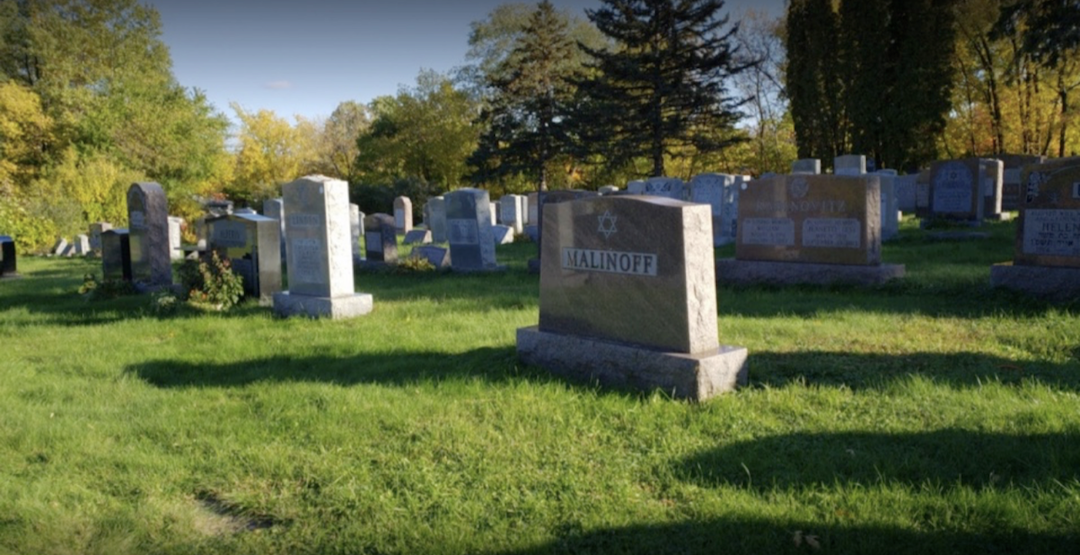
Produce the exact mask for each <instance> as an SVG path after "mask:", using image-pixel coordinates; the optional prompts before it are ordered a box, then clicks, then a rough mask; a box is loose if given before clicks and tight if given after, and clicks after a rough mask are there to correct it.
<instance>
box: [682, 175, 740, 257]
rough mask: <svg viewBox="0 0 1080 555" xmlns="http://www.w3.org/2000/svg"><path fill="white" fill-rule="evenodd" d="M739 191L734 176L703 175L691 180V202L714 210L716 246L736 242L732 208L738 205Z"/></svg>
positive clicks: (713, 226) (713, 221)
mask: <svg viewBox="0 0 1080 555" xmlns="http://www.w3.org/2000/svg"><path fill="white" fill-rule="evenodd" d="M737 191H738V190H737V189H736V186H735V176H734V175H727V174H719V173H703V174H699V175H696V176H694V178H693V179H691V180H690V201H691V202H696V203H700V204H708V205H709V206H710V209H711V210H712V228H713V245H714V246H717V247H719V246H721V245H727V244H730V243H733V242H734V241H735V233H736V228H735V226H736V225H737V224H736V218H735V216H736V212H735V211H734V210H732V208H733V207H734V206H737V203H738V200H737V199H738V192H737ZM725 215H726V216H727V218H725V217H724V216H725Z"/></svg>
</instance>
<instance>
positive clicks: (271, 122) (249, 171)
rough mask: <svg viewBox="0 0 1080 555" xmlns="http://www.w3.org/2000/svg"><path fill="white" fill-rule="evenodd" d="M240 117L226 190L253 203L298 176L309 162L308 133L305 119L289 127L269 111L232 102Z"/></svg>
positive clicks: (276, 194)
mask: <svg viewBox="0 0 1080 555" xmlns="http://www.w3.org/2000/svg"><path fill="white" fill-rule="evenodd" d="M232 108H233V110H234V111H235V112H236V117H237V118H238V119H239V120H240V126H241V127H240V133H239V135H238V137H237V140H238V142H239V148H238V149H237V151H236V169H235V175H234V178H233V182H232V185H231V186H230V187H228V188H227V189H226V191H225V192H226V193H227V194H228V195H229V196H230V197H232V198H234V199H236V200H238V201H240V202H242V203H245V204H257V203H259V202H261V201H263V200H265V199H268V198H273V197H275V196H278V195H279V194H280V187H281V184H283V183H287V182H289V181H292V180H294V179H296V178H298V177H300V176H301V175H302V173H303V170H304V169H305V166H306V165H308V164H310V163H311V162H310V161H311V160H312V155H311V146H312V145H311V139H312V135H313V134H312V133H311V132H310V130H308V129H307V128H306V126H305V125H306V124H307V122H305V121H304V120H303V119H302V118H298V119H297V126H296V127H293V126H292V125H291V124H289V122H288V121H286V120H285V119H283V118H280V117H278V116H277V114H275V113H274V112H273V111H272V110H259V111H257V112H254V113H252V112H249V111H247V110H244V108H243V107H241V106H240V105H239V104H236V103H233V104H232Z"/></svg>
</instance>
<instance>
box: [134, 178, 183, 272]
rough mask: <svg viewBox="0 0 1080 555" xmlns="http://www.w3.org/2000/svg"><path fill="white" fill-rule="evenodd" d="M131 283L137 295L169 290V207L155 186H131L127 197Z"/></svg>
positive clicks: (170, 263)
mask: <svg viewBox="0 0 1080 555" xmlns="http://www.w3.org/2000/svg"><path fill="white" fill-rule="evenodd" d="M127 205H128V240H129V242H130V247H131V280H132V282H133V283H134V284H135V287H136V288H137V289H139V290H141V291H153V290H156V289H160V288H162V287H168V286H171V285H172V283H173V279H172V248H171V245H170V238H169V205H168V200H166V198H165V190H164V189H162V188H161V185H158V184H157V183H153V182H150V183H135V184H133V185H132V186H131V187H130V188H129V189H128V193H127Z"/></svg>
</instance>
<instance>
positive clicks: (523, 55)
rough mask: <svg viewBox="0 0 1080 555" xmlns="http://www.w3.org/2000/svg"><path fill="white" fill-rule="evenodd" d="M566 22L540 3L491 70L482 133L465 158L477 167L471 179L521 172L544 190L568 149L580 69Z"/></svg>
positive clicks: (561, 16)
mask: <svg viewBox="0 0 1080 555" xmlns="http://www.w3.org/2000/svg"><path fill="white" fill-rule="evenodd" d="M569 21H570V20H569V17H568V16H567V15H566V14H565V13H562V14H560V13H559V12H557V11H556V10H555V7H554V6H553V5H552V4H551V2H549V1H548V0H544V1H542V2H540V3H539V4H537V7H536V10H535V11H534V12H533V13H532V16H531V17H530V18H529V21H528V23H527V25H526V26H525V28H524V29H523V31H522V33H521V34H520V35H519V36H518V38H517V40H516V42H515V45H514V48H513V50H512V51H511V52H510V55H509V56H507V57H505V58H503V60H502V62H501V63H500V64H499V65H498V66H496V67H495V68H492V70H491V72H490V73H489V75H488V85H489V87H490V89H491V90H492V91H493V94H492V97H491V100H490V104H489V106H488V107H487V108H485V109H484V110H483V112H482V113H481V117H480V119H481V122H482V123H483V125H484V133H483V134H482V135H481V137H480V141H479V148H477V150H476V151H475V152H474V153H473V155H472V156H471V157H470V159H469V160H470V163H471V164H472V165H473V166H475V167H477V168H478V169H477V171H476V172H475V173H474V174H473V179H474V180H475V181H486V180H490V179H493V178H498V177H503V176H507V175H518V174H524V175H527V176H528V177H530V178H532V179H534V180H535V182H536V183H537V189H538V190H540V191H545V190H547V188H548V181H549V172H550V168H549V166H550V164H551V163H552V161H554V160H555V159H556V158H558V157H560V156H563V155H565V154H567V153H569V152H570V150H571V148H570V147H571V143H570V139H569V136H568V133H567V130H566V116H567V113H568V110H569V105H570V103H571V101H572V99H573V96H574V90H575V86H574V82H575V81H576V80H579V79H580V78H581V77H582V76H583V73H584V68H583V66H582V65H581V63H579V62H578V58H577V55H576V53H577V45H576V43H575V42H574V41H573V39H572V38H571V36H570V34H569Z"/></svg>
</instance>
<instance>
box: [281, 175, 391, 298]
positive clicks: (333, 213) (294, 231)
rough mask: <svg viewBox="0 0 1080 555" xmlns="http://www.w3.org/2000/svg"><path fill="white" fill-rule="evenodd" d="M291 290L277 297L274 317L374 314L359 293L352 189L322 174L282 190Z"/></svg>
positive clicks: (369, 296)
mask: <svg viewBox="0 0 1080 555" xmlns="http://www.w3.org/2000/svg"><path fill="white" fill-rule="evenodd" d="M282 193H283V198H284V203H285V235H286V237H288V243H287V258H288V263H287V266H288V276H289V279H288V284H289V290H288V291H284V292H281V293H276V294H274V313H275V314H278V315H280V316H291V315H306V316H313V317H318V316H328V317H330V318H334V319H337V318H350V317H353V316H359V315H362V314H367V313H369V312H371V309H372V297H371V295H370V294H367V293H356V292H355V287H354V283H353V259H352V256H351V254H350V247H351V245H352V241H351V240H350V239H349V186H348V184H347V183H345V182H344V181H341V180H338V179H332V178H329V177H325V176H321V175H313V176H307V177H302V178H300V179H297V180H296V181H293V182H290V183H286V184H285V185H283V186H282Z"/></svg>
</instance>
